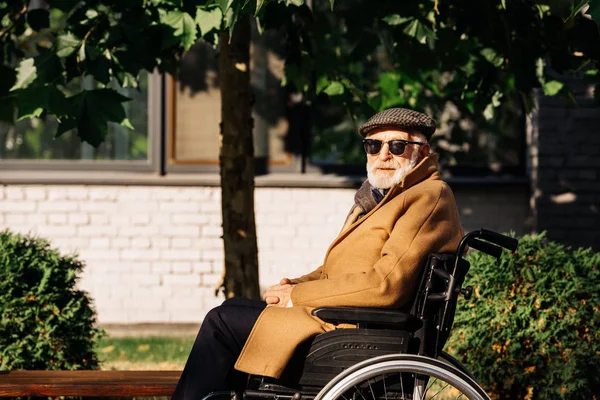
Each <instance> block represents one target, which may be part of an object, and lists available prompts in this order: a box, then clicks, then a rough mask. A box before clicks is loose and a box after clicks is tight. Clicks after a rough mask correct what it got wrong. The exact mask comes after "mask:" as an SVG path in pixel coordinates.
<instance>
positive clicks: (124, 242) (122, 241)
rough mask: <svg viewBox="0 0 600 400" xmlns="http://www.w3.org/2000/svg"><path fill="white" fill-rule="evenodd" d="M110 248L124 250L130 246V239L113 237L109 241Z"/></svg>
mask: <svg viewBox="0 0 600 400" xmlns="http://www.w3.org/2000/svg"><path fill="white" fill-rule="evenodd" d="M110 241H111V244H110V246H111V247H112V248H115V249H126V248H129V247H130V246H131V239H129V238H127V237H115V238H111V239H110Z"/></svg>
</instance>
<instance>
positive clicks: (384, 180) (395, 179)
mask: <svg viewBox="0 0 600 400" xmlns="http://www.w3.org/2000/svg"><path fill="white" fill-rule="evenodd" d="M418 160H419V152H418V151H415V152H413V154H412V156H411V157H410V161H409V162H408V164H406V165H404V166H403V167H401V166H400V163H399V162H398V161H397V160H396V159H395V158H392V159H391V160H388V161H381V160H380V159H376V160H375V161H374V162H373V164H371V165H369V164H368V163H367V177H368V178H369V183H370V184H371V186H373V187H374V188H376V189H389V188H391V187H392V186H394V185H398V184H399V183H400V182H402V179H403V178H404V177H405V176H406V174H408V173H409V172H410V171H411V170H412V169H413V168H414V167H416V166H417V164H418ZM377 168H394V169H395V170H396V172H394V174H393V175H389V174H387V173H385V172H381V173H378V172H376V169H377Z"/></svg>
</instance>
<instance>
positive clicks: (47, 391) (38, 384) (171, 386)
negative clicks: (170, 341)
mask: <svg viewBox="0 0 600 400" xmlns="http://www.w3.org/2000/svg"><path fill="white" fill-rule="evenodd" d="M180 375H181V371H10V372H8V373H5V372H4V373H3V372H0V397H8V396H90V397H98V396H170V395H172V394H173V392H174V391H175V386H177V381H178V380H179V377H180Z"/></svg>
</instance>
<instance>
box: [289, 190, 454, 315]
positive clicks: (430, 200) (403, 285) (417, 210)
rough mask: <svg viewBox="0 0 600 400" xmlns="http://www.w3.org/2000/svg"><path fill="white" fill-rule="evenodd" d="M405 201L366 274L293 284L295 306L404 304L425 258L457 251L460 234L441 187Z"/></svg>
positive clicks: (448, 198) (451, 200)
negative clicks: (398, 216) (373, 263)
mask: <svg viewBox="0 0 600 400" xmlns="http://www.w3.org/2000/svg"><path fill="white" fill-rule="evenodd" d="M406 196H407V198H406V199H405V204H404V206H403V209H402V212H401V214H400V218H398V220H397V221H396V223H395V224H394V226H393V228H392V231H391V232H390V236H389V238H388V240H387V241H386V242H385V244H384V246H383V248H382V250H381V257H380V259H379V260H378V261H377V262H376V263H375V265H373V267H372V268H371V269H370V270H368V271H365V272H360V273H349V274H345V275H342V276H337V277H335V278H328V279H321V280H314V281H303V282H301V283H298V284H297V285H296V286H295V287H294V289H293V290H292V294H291V298H292V301H293V303H294V305H295V306H309V307H398V306H401V305H403V304H405V303H407V302H408V301H409V300H410V299H411V298H412V296H413V294H414V292H415V290H416V286H417V285H418V282H419V278H420V274H421V270H422V267H423V264H424V262H425V260H426V258H427V256H428V255H429V254H430V253H437V252H454V251H456V247H457V245H458V243H459V241H460V239H461V237H462V228H461V226H460V220H459V217H458V210H457V209H456V204H455V201H454V196H453V195H452V192H451V191H450V189H449V188H448V187H447V185H446V184H445V183H443V184H441V185H435V186H430V187H428V188H426V189H425V190H423V191H419V192H418V193H415V194H413V195H412V196H409V193H406Z"/></svg>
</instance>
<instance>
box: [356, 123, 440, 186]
mask: <svg viewBox="0 0 600 400" xmlns="http://www.w3.org/2000/svg"><path fill="white" fill-rule="evenodd" d="M367 139H375V140H380V141H382V142H388V141H390V140H408V141H413V142H423V140H422V139H419V138H418V137H416V136H415V135H411V134H410V133H408V132H405V131H400V130H381V131H375V132H374V133H372V134H370V135H369V136H367ZM427 154H429V145H428V144H424V145H416V144H407V145H406V148H405V149H404V153H402V154H400V155H394V154H392V153H391V152H390V148H389V145H388V144H387V143H384V144H383V145H382V146H381V150H380V151H379V153H378V154H367V173H368V177H369V182H370V183H371V185H372V186H374V187H376V188H378V189H388V188H390V187H392V186H393V185H395V184H398V183H400V182H401V181H402V178H403V177H404V176H405V175H406V174H407V173H408V172H409V171H410V170H411V169H413V168H414V167H415V166H416V165H417V164H418V163H419V162H420V161H421V160H422V159H423V158H424V157H425V155H427Z"/></svg>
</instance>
